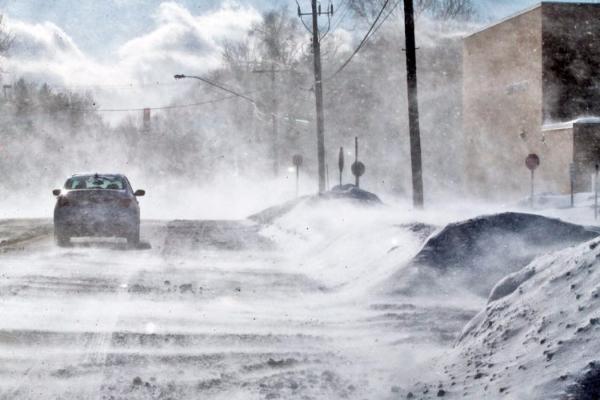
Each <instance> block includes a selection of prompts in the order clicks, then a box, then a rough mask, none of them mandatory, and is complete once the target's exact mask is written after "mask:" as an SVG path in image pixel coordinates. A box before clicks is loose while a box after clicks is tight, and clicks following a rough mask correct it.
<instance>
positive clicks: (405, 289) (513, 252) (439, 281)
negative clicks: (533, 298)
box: [385, 212, 598, 297]
mask: <svg viewBox="0 0 600 400" xmlns="http://www.w3.org/2000/svg"><path fill="white" fill-rule="evenodd" d="M597 235H598V234H597V233H596V232H593V231H590V230H589V229H587V228H584V227H582V226H579V225H574V224H570V223H566V222H563V221H560V220H557V219H551V218H547V217H543V216H539V215H532V214H521V213H513V212H507V213H501V214H496V215H488V216H482V217H477V218H473V219H469V220H467V221H463V222H458V223H452V224H449V225H447V226H446V227H445V228H443V229H442V230H441V231H439V232H438V233H436V234H435V235H433V236H432V237H430V238H429V239H428V240H427V242H426V243H425V245H424V246H423V248H422V249H421V251H419V253H418V254H417V255H416V256H415V257H414V259H413V260H412V262H411V265H410V266H409V267H408V268H403V269H401V270H400V271H398V273H397V274H395V275H394V276H393V277H392V278H391V279H390V280H389V281H388V282H386V284H385V286H386V289H387V290H388V291H390V292H392V293H395V294H415V293H416V292H423V291H424V292H426V293H434V292H435V293H445V294H449V293H453V292H456V291H465V290H466V291H469V292H471V293H473V294H476V295H478V296H482V297H485V296H487V294H488V293H489V290H490V288H491V287H493V285H494V284H495V283H496V282H498V281H499V280H500V279H501V278H502V277H504V276H506V275H508V274H510V273H512V272H514V271H517V270H519V269H521V268H523V267H524V266H525V265H527V264H528V263H529V262H531V261H532V260H533V259H534V258H535V257H537V256H539V255H541V254H545V253H548V252H551V251H556V250H560V249H563V248H565V247H567V246H570V245H573V244H578V243H581V242H584V241H587V240H590V239H592V238H594V237H596V236H597Z"/></svg>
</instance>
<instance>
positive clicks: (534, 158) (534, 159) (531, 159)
mask: <svg viewBox="0 0 600 400" xmlns="http://www.w3.org/2000/svg"><path fill="white" fill-rule="evenodd" d="M525 165H526V166H527V169H529V170H530V171H531V197H530V198H529V205H530V207H531V208H533V197H534V195H535V170H536V168H537V167H539V166H540V157H539V156H538V155H537V154H530V155H528V156H527V158H526V159H525Z"/></svg>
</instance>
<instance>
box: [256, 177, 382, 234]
mask: <svg viewBox="0 0 600 400" xmlns="http://www.w3.org/2000/svg"><path fill="white" fill-rule="evenodd" d="M333 200H344V201H350V202H352V203H353V204H355V205H381V204H383V203H382V202H381V200H380V199H379V197H377V195H375V194H373V193H371V192H368V191H366V190H363V189H360V188H358V187H356V186H354V185H343V186H336V187H334V188H333V189H331V190H330V191H328V192H325V193H323V194H317V195H313V196H303V197H299V198H297V199H294V200H290V201H288V202H286V203H283V204H280V205H277V206H273V207H269V208H267V209H266V210H263V211H261V212H258V213H256V214H253V215H251V216H249V217H248V219H250V220H252V221H256V222H258V223H261V224H269V223H272V222H273V221H274V220H276V219H278V218H281V217H283V216H285V215H286V214H288V213H290V212H291V211H292V210H294V209H295V208H296V207H297V206H299V205H301V204H304V205H309V206H317V205H320V204H322V203H323V202H326V201H333Z"/></svg>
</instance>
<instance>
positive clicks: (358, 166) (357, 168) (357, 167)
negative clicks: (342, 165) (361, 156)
mask: <svg viewBox="0 0 600 400" xmlns="http://www.w3.org/2000/svg"><path fill="white" fill-rule="evenodd" d="M354 156H355V161H354V163H353V164H352V167H351V170H352V174H353V175H354V176H355V177H356V187H357V188H359V187H360V177H361V176H363V175H364V173H365V170H366V168H365V164H363V163H362V162H360V161H358V137H356V138H354Z"/></svg>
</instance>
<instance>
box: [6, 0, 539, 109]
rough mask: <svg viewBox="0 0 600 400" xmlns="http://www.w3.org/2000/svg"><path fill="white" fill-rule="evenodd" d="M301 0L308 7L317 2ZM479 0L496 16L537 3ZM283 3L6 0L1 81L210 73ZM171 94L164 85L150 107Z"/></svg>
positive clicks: (118, 80) (112, 80) (110, 81)
mask: <svg viewBox="0 0 600 400" xmlns="http://www.w3.org/2000/svg"><path fill="white" fill-rule="evenodd" d="M300 1H301V4H305V5H306V8H307V9H308V7H309V5H310V2H309V1H308V0H300ZM333 1H334V4H337V5H339V4H342V5H343V4H344V3H345V2H346V1H347V0H333ZM474 2H475V4H476V5H477V7H478V8H479V11H480V14H481V15H482V16H484V18H485V19H489V20H495V19H499V18H502V17H505V16H508V15H510V14H511V13H514V12H517V11H519V10H521V9H524V8H527V7H529V6H531V5H533V4H535V3H536V1H532V0H474ZM281 5H286V6H288V7H289V9H290V13H295V9H296V5H295V1H294V0H271V1H268V0H246V1H242V0H225V1H217V0H196V1H193V0H178V1H168V0H102V1H99V0H0V12H2V13H3V14H4V15H5V24H6V26H7V27H8V29H9V31H10V32H11V34H12V35H13V36H14V37H15V42H14V44H13V47H12V49H11V53H10V57H9V58H8V60H7V61H5V62H4V63H3V65H2V71H1V74H2V75H1V76H2V81H3V82H5V83H6V82H10V81H11V80H12V81H14V80H16V79H17V78H18V77H21V76H24V77H26V78H28V79H30V80H35V81H45V82H49V83H52V84H55V85H60V84H64V85H73V87H75V86H77V85H84V84H93V85H101V84H105V85H126V84H129V83H135V84H140V83H141V84H152V83H156V82H159V83H160V82H165V81H169V80H172V75H173V74H174V73H187V74H192V73H204V72H206V71H209V70H211V69H213V68H215V67H216V66H218V65H219V63H220V61H221V54H222V53H221V52H222V45H223V43H224V42H225V41H228V40H235V39H238V38H242V37H243V36H244V35H245V33H246V32H247V30H248V28H250V27H251V26H252V24H253V23H255V22H257V21H259V20H260V12H261V11H263V10H266V9H271V8H274V7H278V6H281ZM342 29H343V25H342ZM96 97H97V98H99V99H100V103H101V104H102V105H103V106H105V107H126V106H128V105H129V104H128V100H127V97H130V98H131V97H132V96H117V97H115V96H112V98H111V99H110V100H104V101H103V98H102V93H99V94H98V93H96ZM164 99H165V94H164V93H162V92H160V91H157V92H156V94H155V96H154V98H153V97H152V96H150V97H149V98H147V99H146V100H147V103H152V104H147V106H160V105H162V104H159V103H160V101H161V100H164ZM163 102H164V101H163Z"/></svg>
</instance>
